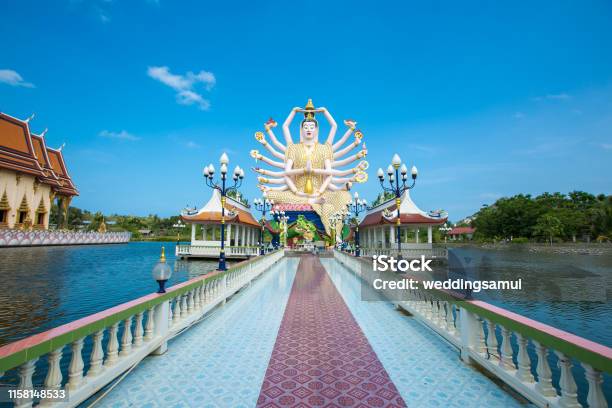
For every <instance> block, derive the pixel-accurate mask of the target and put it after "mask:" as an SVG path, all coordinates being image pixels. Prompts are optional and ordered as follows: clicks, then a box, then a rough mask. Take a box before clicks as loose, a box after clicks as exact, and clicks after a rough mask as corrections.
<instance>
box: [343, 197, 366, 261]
mask: <svg viewBox="0 0 612 408" xmlns="http://www.w3.org/2000/svg"><path fill="white" fill-rule="evenodd" d="M346 206H347V208H348V211H349V212H350V213H351V214H352V215H354V216H355V256H357V257H359V256H361V250H360V248H359V218H358V217H359V214H360V213H362V212H363V211H365V210H367V208H368V203H367V202H366V200H365V199H363V200H362V199H360V198H359V194H358V193H357V192H356V191H355V195H354V198H353V199H352V200H351V201H349V202H348V204H347V205H346Z"/></svg>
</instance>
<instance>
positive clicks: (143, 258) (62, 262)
mask: <svg viewBox="0 0 612 408" xmlns="http://www.w3.org/2000/svg"><path fill="white" fill-rule="evenodd" d="M162 245H163V246H165V248H166V257H167V259H168V262H169V264H170V265H171V266H173V270H174V272H173V274H172V277H171V278H170V281H169V282H168V285H167V286H172V285H174V284H177V283H180V282H184V281H186V280H189V279H191V278H193V277H196V276H199V275H202V274H205V273H208V272H210V271H212V270H214V269H216V267H217V262H211V261H181V260H176V258H175V256H174V252H175V245H176V244H175V243H161V242H133V243H129V244H119V245H91V246H85V245H82V246H63V247H31V248H1V249H0V276H1V277H2V290H0V345H2V344H6V343H9V342H12V341H15V340H18V339H21V338H23V337H27V336H29V335H32V334H35V333H40V332H42V331H45V330H48V329H50V328H53V327H56V326H59V325H61V324H64V323H68V322H70V321H73V320H76V319H79V318H81V317H85V316H88V315H90V314H92V313H96V312H99V311H102V310H105V309H108V308H110V307H112V306H116V305H118V304H120V303H123V302H127V301H129V300H132V299H135V298H138V297H140V296H144V295H147V294H149V293H151V292H154V291H156V290H157V282H155V281H154V280H153V278H152V277H151V270H152V269H153V266H154V265H155V264H156V263H157V261H158V260H159V255H160V251H161V247H162Z"/></svg>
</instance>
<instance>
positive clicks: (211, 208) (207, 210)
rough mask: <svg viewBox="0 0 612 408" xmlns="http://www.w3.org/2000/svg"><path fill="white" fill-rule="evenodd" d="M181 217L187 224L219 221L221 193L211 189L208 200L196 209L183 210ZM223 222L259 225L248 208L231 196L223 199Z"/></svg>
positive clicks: (215, 222) (217, 222)
mask: <svg viewBox="0 0 612 408" xmlns="http://www.w3.org/2000/svg"><path fill="white" fill-rule="evenodd" d="M181 219H182V220H183V221H185V222H186V223H189V224H219V223H221V194H220V193H219V190H217V189H213V193H212V195H211V197H210V199H209V200H208V202H207V203H206V204H205V205H204V207H202V208H200V209H199V210H198V211H194V212H187V211H183V212H182V213H181ZM225 222H226V223H232V224H246V225H252V226H256V227H260V224H259V222H257V220H255V218H254V217H253V215H252V214H251V211H250V210H249V208H248V207H247V206H245V205H244V204H242V203H241V202H239V201H237V200H234V199H233V198H231V197H226V201H225Z"/></svg>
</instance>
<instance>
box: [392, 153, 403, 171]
mask: <svg viewBox="0 0 612 408" xmlns="http://www.w3.org/2000/svg"><path fill="white" fill-rule="evenodd" d="M391 164H393V167H395V168H396V169H399V167H400V166H401V165H402V159H400V157H399V155H398V154H397V153H395V154H394V155H393V158H392V159H391Z"/></svg>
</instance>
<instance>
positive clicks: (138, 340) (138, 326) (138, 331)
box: [134, 311, 144, 347]
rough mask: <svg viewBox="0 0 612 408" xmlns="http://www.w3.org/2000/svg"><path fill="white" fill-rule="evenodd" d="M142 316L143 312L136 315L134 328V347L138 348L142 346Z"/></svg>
mask: <svg viewBox="0 0 612 408" xmlns="http://www.w3.org/2000/svg"><path fill="white" fill-rule="evenodd" d="M143 315H144V311H143V312H139V313H137V314H136V323H135V325H134V326H135V327H134V347H140V346H141V345H142V334H143V332H142V317H143Z"/></svg>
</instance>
